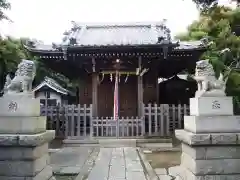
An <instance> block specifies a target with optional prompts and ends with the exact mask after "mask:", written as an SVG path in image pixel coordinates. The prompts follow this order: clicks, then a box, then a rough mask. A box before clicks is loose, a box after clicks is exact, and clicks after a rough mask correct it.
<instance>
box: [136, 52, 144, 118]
mask: <svg viewBox="0 0 240 180" xmlns="http://www.w3.org/2000/svg"><path fill="white" fill-rule="evenodd" d="M138 68H139V69H141V68H142V57H141V56H139V57H138ZM137 83H138V117H142V115H143V112H142V111H143V77H142V76H140V75H138V76H137Z"/></svg>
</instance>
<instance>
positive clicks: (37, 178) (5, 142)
mask: <svg viewBox="0 0 240 180" xmlns="http://www.w3.org/2000/svg"><path fill="white" fill-rule="evenodd" d="M54 137H55V131H52V130H51V131H46V117H40V102H39V100H36V99H33V96H32V94H23V93H19V94H15V95H7V96H4V97H3V98H1V99H0V179H1V180H49V179H50V178H52V169H51V167H50V166H49V154H48V143H49V142H50V141H51V140H53V139H54Z"/></svg>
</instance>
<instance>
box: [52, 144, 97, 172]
mask: <svg viewBox="0 0 240 180" xmlns="http://www.w3.org/2000/svg"><path fill="white" fill-rule="evenodd" d="M97 149H99V148H96V147H95V148H93V147H64V148H62V149H60V150H59V151H57V152H55V153H52V154H51V156H50V164H51V166H52V168H53V172H54V174H69V175H74V174H75V175H77V174H78V173H80V172H81V170H82V168H83V166H84V165H85V163H86V161H87V160H88V159H89V158H90V156H91V155H92V153H93V152H94V151H99V150H97Z"/></svg>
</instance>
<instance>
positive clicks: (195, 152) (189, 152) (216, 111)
mask: <svg viewBox="0 0 240 180" xmlns="http://www.w3.org/2000/svg"><path fill="white" fill-rule="evenodd" d="M190 107H191V108H190V116H185V117H184V128H185V129H184V130H176V131H175V135H176V137H177V139H179V140H180V141H182V157H181V165H180V168H181V173H179V174H178V175H177V178H176V179H178V180H238V179H240V126H239V116H233V105H232V99H231V97H200V98H192V99H191V100H190Z"/></svg>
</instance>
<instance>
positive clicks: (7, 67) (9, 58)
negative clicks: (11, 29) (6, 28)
mask: <svg viewBox="0 0 240 180" xmlns="http://www.w3.org/2000/svg"><path fill="white" fill-rule="evenodd" d="M26 58H27V56H26V54H25V52H24V50H23V48H22V45H21V42H20V40H18V39H14V38H11V37H7V38H4V39H3V38H1V39H0V77H1V78H0V88H1V89H2V88H3V86H4V82H5V76H6V74H7V73H8V72H14V71H15V70H16V67H17V64H18V63H19V62H20V60H21V59H26Z"/></svg>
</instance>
